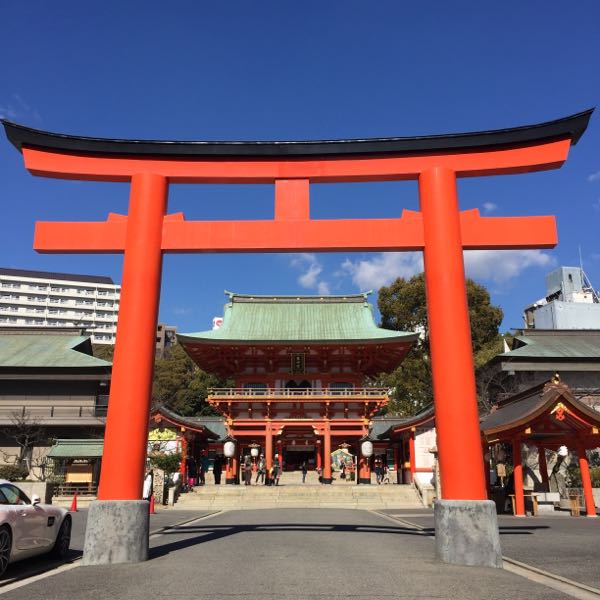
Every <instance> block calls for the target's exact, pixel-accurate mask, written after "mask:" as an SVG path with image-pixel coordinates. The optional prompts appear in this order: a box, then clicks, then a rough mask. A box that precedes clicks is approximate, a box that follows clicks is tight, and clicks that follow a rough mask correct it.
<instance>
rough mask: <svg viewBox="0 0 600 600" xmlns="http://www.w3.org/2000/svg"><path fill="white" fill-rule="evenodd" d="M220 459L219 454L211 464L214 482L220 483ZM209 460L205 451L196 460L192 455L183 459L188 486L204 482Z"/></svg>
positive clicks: (203, 483)
mask: <svg viewBox="0 0 600 600" xmlns="http://www.w3.org/2000/svg"><path fill="white" fill-rule="evenodd" d="M222 464H223V463H222V461H221V460H219V455H217V456H215V460H214V465H213V475H214V477H215V483H217V484H218V483H221V472H222V468H221V465H222ZM208 467H209V460H208V456H207V454H206V453H203V454H202V456H201V457H200V459H199V460H198V461H196V459H195V458H194V457H193V456H188V457H187V458H186V459H185V469H186V472H187V484H188V486H189V487H194V486H195V485H205V484H206V473H207V472H208Z"/></svg>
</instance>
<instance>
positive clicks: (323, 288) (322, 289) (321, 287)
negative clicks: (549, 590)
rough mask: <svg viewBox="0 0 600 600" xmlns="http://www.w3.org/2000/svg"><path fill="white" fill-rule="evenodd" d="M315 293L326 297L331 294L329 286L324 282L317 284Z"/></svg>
mask: <svg viewBox="0 0 600 600" xmlns="http://www.w3.org/2000/svg"><path fill="white" fill-rule="evenodd" d="M317 293H318V294H319V295H321V296H327V295H329V294H331V291H330V289H329V284H328V283H327V282H326V281H319V283H318V284H317Z"/></svg>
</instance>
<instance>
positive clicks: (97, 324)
mask: <svg viewBox="0 0 600 600" xmlns="http://www.w3.org/2000/svg"><path fill="white" fill-rule="evenodd" d="M120 294H121V286H119V285H116V284H115V283H114V282H113V280H112V279H111V278H110V277H98V276H94V275H73V274H68V273H49V272H45V271H26V270H23V269H5V268H0V326H3V327H11V326H14V327H19V328H21V329H22V328H23V327H35V328H40V327H71V328H72V327H77V328H80V329H82V330H85V331H86V332H87V333H88V334H89V335H90V336H91V338H92V342H93V343H94V344H114V343H115V334H116V330H117V317H118V314H119V300H120Z"/></svg>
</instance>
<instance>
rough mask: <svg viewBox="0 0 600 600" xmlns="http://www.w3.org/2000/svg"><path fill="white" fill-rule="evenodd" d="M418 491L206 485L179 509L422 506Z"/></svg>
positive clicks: (407, 488)
mask: <svg viewBox="0 0 600 600" xmlns="http://www.w3.org/2000/svg"><path fill="white" fill-rule="evenodd" d="M420 506H422V504H421V501H420V498H419V496H418V494H417V492H416V491H415V490H414V488H413V487H412V486H408V485H391V486H385V485H384V486H378V485H371V486H367V485H361V486H357V485H344V484H341V485H309V484H306V485H302V484H300V485H279V486H269V487H267V486H244V485H241V486H236V485H222V486H214V485H212V486H210V485H209V486H202V487H198V488H196V489H195V490H194V491H193V492H190V493H187V494H182V495H181V496H180V497H179V500H178V502H177V504H176V505H175V508H179V509H195V508H198V509H200V508H202V509H258V508H277V507H278V508H285V507H289V508H319V507H330V508H415V507H416V508H418V507H420Z"/></svg>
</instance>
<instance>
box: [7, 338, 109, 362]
mask: <svg viewBox="0 0 600 600" xmlns="http://www.w3.org/2000/svg"><path fill="white" fill-rule="evenodd" d="M11 367H13V368H24V367H29V368H77V367H80V368H99V367H104V368H110V367H111V363H109V362H107V361H105V360H101V359H99V358H96V357H94V356H92V355H91V344H90V341H89V337H86V336H80V335H76V336H67V335H53V334H51V333H49V334H46V335H42V334H39V333H38V334H30V335H28V334H24V333H20V334H10V333H4V332H2V334H0V369H6V368H11Z"/></svg>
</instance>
